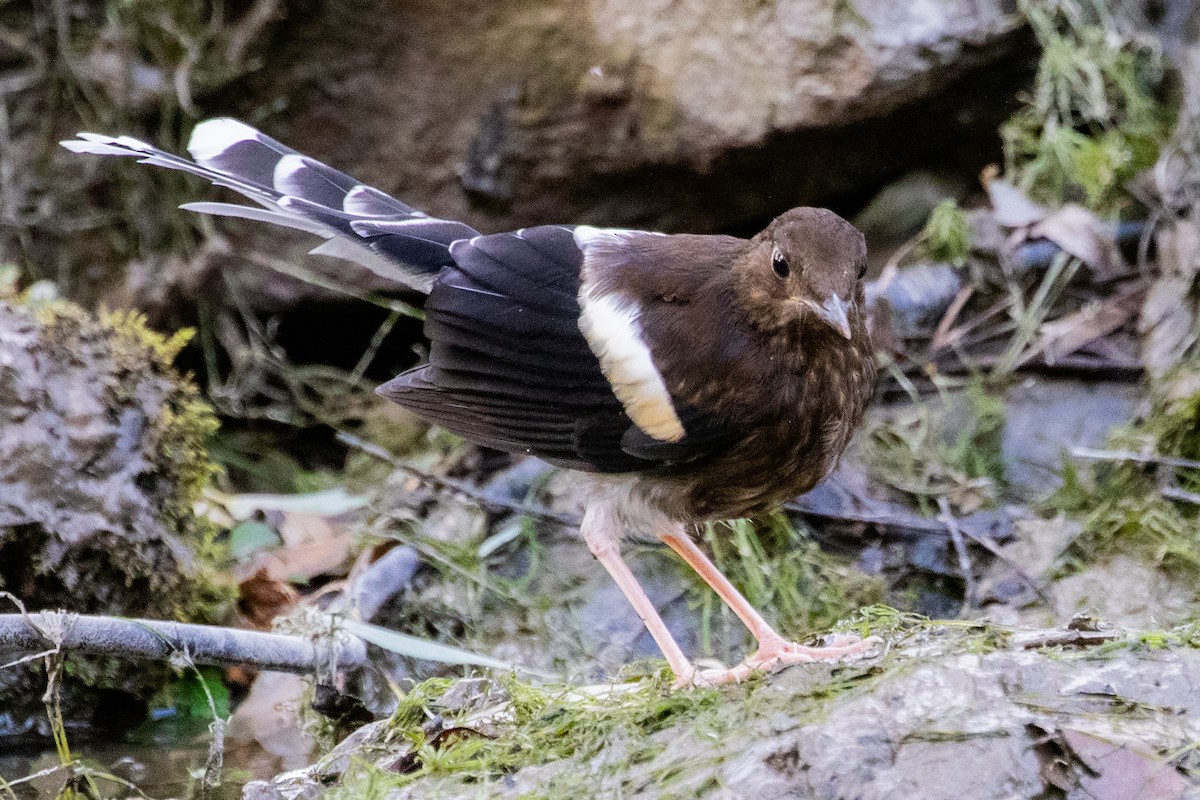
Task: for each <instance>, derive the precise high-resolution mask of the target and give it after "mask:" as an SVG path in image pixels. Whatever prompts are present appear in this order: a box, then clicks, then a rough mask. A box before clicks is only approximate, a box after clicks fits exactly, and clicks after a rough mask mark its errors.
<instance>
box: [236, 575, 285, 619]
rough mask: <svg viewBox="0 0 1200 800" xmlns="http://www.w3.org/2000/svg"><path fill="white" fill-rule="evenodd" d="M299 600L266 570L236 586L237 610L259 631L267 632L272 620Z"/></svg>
mask: <svg viewBox="0 0 1200 800" xmlns="http://www.w3.org/2000/svg"><path fill="white" fill-rule="evenodd" d="M299 598H300V595H299V594H298V593H297V592H296V590H295V589H293V588H292V587H291V586H289V585H288V584H286V583H284V582H283V581H282V580H280V579H278V578H275V577H272V576H271V575H270V574H269V573H268V570H267V569H266V568H260V569H259V570H258V571H256V572H255V573H254V574H253V575H251V576H250V577H249V578H247V579H246V580H244V581H242V582H241V583H239V584H238V610H239V611H241V612H242V615H243V616H244V617H245V618H246V620H247V621H248V622H249V623H250V624H251V625H253V626H254V627H255V628H258V629H259V630H264V631H269V630H270V629H271V622H272V620H274V619H275V617H277V616H278V615H280V614H282V613H284V612H286V611H288V610H290V609H291V608H292V606H294V605H296V601H297V600H298V599H299Z"/></svg>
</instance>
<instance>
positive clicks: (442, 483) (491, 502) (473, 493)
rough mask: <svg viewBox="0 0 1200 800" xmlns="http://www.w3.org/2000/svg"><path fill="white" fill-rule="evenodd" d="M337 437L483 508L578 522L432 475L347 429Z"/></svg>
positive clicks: (549, 510)
mask: <svg viewBox="0 0 1200 800" xmlns="http://www.w3.org/2000/svg"><path fill="white" fill-rule="evenodd" d="M337 440H338V441H339V442H341V443H342V444H345V445H349V446H350V447H353V448H355V449H356V450H361V451H363V452H364V453H366V454H368V455H371V456H374V457H375V458H378V459H379V460H381V461H384V462H386V463H388V464H391V465H392V466H393V467H395V468H396V469H398V470H400V471H401V472H404V473H406V474H408V475H411V476H412V477H414V478H416V479H417V480H419V481H421V482H422V483H424V484H426V485H428V486H432V487H433V488H435V489H441V490H443V491H446V490H449V491H452V492H458V493H459V494H462V495H465V496H466V497H469V498H471V499H472V500H474V501H475V502H477V503H479V505H481V506H483V507H484V508H491V509H500V510H503V511H512V512H514V513H517V514H528V515H529V516H531V517H540V518H541V519H548V520H551V521H553V522H558V523H561V524H563V525H570V526H572V527H574V526H578V525H579V523H580V522H581V521H582V520H581V519H580V518H579V517H578V516H576V515H575V514H563V513H561V512H558V511H552V510H551V509H549V508H546V507H545V506H540V505H534V504H532V503H518V502H515V501H513V500H504V499H502V498H499V497H493V496H491V495H489V494H488V493H487V492H485V491H483V490H482V489H480V488H479V487H478V486H475V485H474V484H470V483H467V482H466V481H460V480H455V479H454V478H446V477H443V476H441V475H433V474H431V473H428V472H425V471H423V470H419V469H417V468H416V467H414V466H413V465H411V464H406V463H405V462H404V461H401V460H400V459H398V458H396V457H395V456H394V455H392V454H391V453H389V452H388V451H387V450H384V449H383V448H382V447H380V446H379V445H377V444H372V443H371V442H368V441H365V440H364V439H360V438H359V437H357V436H355V435H354V434H352V433H347V432H346V431H338V432H337Z"/></svg>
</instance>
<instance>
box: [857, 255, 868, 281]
mask: <svg viewBox="0 0 1200 800" xmlns="http://www.w3.org/2000/svg"><path fill="white" fill-rule="evenodd" d="M865 277H867V260H866V259H865V258H864V259H863V260H862V261H860V262H858V279H859V280H860V281H861V280H862V279H863V278H865Z"/></svg>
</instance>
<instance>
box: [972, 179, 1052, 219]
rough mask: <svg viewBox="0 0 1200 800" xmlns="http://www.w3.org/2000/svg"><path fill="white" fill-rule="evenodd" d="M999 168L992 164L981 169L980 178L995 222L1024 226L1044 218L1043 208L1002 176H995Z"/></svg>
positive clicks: (1045, 212) (1045, 213) (1045, 214)
mask: <svg viewBox="0 0 1200 800" xmlns="http://www.w3.org/2000/svg"><path fill="white" fill-rule="evenodd" d="M998 172H999V169H997V168H996V166H995V165H992V166H990V167H988V168H987V169H985V170H984V171H983V174H982V175H980V180H981V181H982V182H983V185H984V188H986V189H987V193H988V199H989V200H990V201H991V203H992V211H993V213H994V214H995V217H996V222H998V223H1000V224H1001V225H1003V226H1004V227H1006V228H1024V227H1026V226H1027V225H1033V224H1035V223H1037V222H1041V221H1042V220H1043V219H1045V218H1046V216H1047V214H1048V212H1047V211H1046V209H1045V208H1043V207H1042V206H1040V205H1038V204H1037V203H1035V202H1033V201H1032V200H1030V199H1029V197H1028V196H1027V195H1026V194H1025V193H1024V192H1022V191H1021V190H1020V189H1018V188H1017V187H1015V186H1013V185H1012V184H1011V183H1009V182H1008V181H1006V180H1005V179H1004V178H999V177H996V176H997V174H998Z"/></svg>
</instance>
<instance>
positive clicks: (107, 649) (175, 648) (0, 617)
mask: <svg viewBox="0 0 1200 800" xmlns="http://www.w3.org/2000/svg"><path fill="white" fill-rule="evenodd" d="M56 649H61V650H63V651H66V652H72V653H85V654H88V655H103V656H118V657H122V658H137V659H150V660H155V661H169V660H171V659H172V658H174V657H177V656H179V655H186V656H187V657H188V658H189V659H191V661H192V662H193V663H195V664H212V665H218V666H233V665H236V664H242V665H247V666H253V667H257V668H258V669H262V670H271V671H275V672H296V673H308V672H314V671H317V670H321V669H324V668H325V666H326V665H328V664H330V663H336V665H337V666H338V667H339V668H345V667H357V666H361V665H362V664H364V663H365V662H366V660H367V647H366V644H365V643H364V642H363V640H362V639H360V638H358V637H357V636H352V635H350V634H347V633H345V632H338V633H337V634H336V635H335V636H321V637H304V636H288V635H284V634H279V633H262V632H260V631H247V630H240V629H238V628H222V627H218V626H215V625H193V624H190V623H184V622H163V621H161V620H149V619H124V618H120V617H97V616H87V615H83V614H71V613H66V612H61V611H42V612H36V613H29V614H0V662H5V661H11V660H12V659H14V658H15V659H17V661H13V662H12V663H18V662H19V661H22V660H25V659H24V658H22V657H23V656H24V657H28V656H31V655H34V654H38V653H43V652H47V651H50V652H53V651H54V650H56ZM2 666H6V664H4V663H0V667H2Z"/></svg>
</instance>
